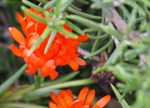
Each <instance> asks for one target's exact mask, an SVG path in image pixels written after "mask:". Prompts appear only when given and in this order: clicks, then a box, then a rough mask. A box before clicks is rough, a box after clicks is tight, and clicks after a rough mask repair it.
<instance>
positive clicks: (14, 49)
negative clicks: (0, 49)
mask: <svg viewBox="0 0 150 108" xmlns="http://www.w3.org/2000/svg"><path fill="white" fill-rule="evenodd" d="M10 49H11V50H12V52H13V53H14V54H15V55H16V56H19V57H23V53H22V51H21V50H20V49H19V48H17V47H16V46H15V45H14V44H11V45H10Z"/></svg>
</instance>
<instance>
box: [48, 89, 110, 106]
mask: <svg viewBox="0 0 150 108" xmlns="http://www.w3.org/2000/svg"><path fill="white" fill-rule="evenodd" d="M94 96H95V90H90V91H89V92H88V88H87V87H84V88H83V89H82V90H81V91H80V93H79V95H78V97H77V99H74V98H73V94H72V92H71V90H70V89H68V90H62V91H60V92H59V93H58V96H56V95H55V94H54V93H53V92H51V93H50V97H51V99H52V100H53V101H54V102H49V108H90V107H91V104H92V101H93V99H94ZM110 98H111V97H110V95H106V96H104V97H103V98H101V99H100V100H99V101H97V102H96V103H95V104H94V105H93V106H92V107H91V108H103V107H104V106H105V105H106V104H107V103H108V102H109V101H110Z"/></svg>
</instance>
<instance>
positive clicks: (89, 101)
mask: <svg viewBox="0 0 150 108" xmlns="http://www.w3.org/2000/svg"><path fill="white" fill-rule="evenodd" d="M94 96H95V90H91V91H90V92H89V93H88V95H87V97H86V100H85V103H84V105H85V106H90V105H91V104H92V101H93V99H94Z"/></svg>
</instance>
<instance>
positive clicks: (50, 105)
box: [48, 102, 57, 108]
mask: <svg viewBox="0 0 150 108" xmlns="http://www.w3.org/2000/svg"><path fill="white" fill-rule="evenodd" d="M48 105H49V108H57V105H56V104H54V103H53V102H49V103H48Z"/></svg>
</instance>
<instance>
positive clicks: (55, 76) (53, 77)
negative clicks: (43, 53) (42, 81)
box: [49, 70, 58, 80]
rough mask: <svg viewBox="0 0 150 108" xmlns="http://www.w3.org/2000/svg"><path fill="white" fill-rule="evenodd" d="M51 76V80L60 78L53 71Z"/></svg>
mask: <svg viewBox="0 0 150 108" xmlns="http://www.w3.org/2000/svg"><path fill="white" fill-rule="evenodd" d="M49 76H50V78H51V80H54V79H56V78H57V77H58V72H57V71H55V70H53V71H51V72H50V73H49Z"/></svg>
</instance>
